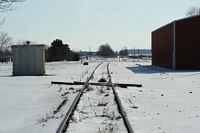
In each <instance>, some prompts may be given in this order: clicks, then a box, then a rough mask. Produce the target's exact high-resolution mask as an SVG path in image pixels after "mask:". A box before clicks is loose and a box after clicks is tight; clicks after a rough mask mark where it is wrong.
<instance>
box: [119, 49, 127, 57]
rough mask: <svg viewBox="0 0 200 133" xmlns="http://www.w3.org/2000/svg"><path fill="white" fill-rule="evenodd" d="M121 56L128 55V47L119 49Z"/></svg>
mask: <svg viewBox="0 0 200 133" xmlns="http://www.w3.org/2000/svg"><path fill="white" fill-rule="evenodd" d="M119 55H120V56H128V50H127V48H123V49H122V50H120V51H119Z"/></svg>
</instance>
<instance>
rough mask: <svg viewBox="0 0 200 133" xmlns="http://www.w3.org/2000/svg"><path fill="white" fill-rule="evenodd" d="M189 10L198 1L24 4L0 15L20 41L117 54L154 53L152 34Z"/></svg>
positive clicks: (38, 0) (48, 0)
mask: <svg viewBox="0 0 200 133" xmlns="http://www.w3.org/2000/svg"><path fill="white" fill-rule="evenodd" d="M191 6H200V0H26V1H25V2H23V3H18V4H16V5H15V7H17V10H14V11H10V12H7V13H0V17H1V18H3V16H5V18H6V21H5V24H4V25H2V26H0V30H1V31H4V32H7V33H8V34H9V35H10V36H12V37H13V39H14V40H15V41H16V42H17V41H18V40H30V41H32V42H36V43H39V44H47V45H50V43H51V42H52V41H53V40H55V39H61V40H63V42H64V43H68V44H69V46H70V48H71V49H73V50H77V51H79V50H88V49H89V47H90V49H91V50H93V51H96V50H97V49H98V47H99V45H100V44H104V43H109V44H110V45H111V47H112V48H113V49H114V50H120V49H122V48H123V47H127V48H129V49H131V48H134V46H135V48H151V31H153V30H155V29H157V28H159V27H161V26H162V25H165V24H167V23H169V22H171V21H173V20H175V19H180V18H183V17H185V12H186V11H187V9H188V8H189V7H191Z"/></svg>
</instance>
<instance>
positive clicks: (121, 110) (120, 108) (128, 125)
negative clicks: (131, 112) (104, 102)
mask: <svg viewBox="0 0 200 133" xmlns="http://www.w3.org/2000/svg"><path fill="white" fill-rule="evenodd" d="M109 65H110V63H108V65H107V73H108V78H109V84H110V86H111V88H112V90H113V94H114V96H115V100H116V102H117V107H118V109H119V113H120V114H121V115H122V118H123V120H124V124H125V126H126V129H127V131H128V133H134V131H133V128H132V126H131V124H130V122H129V120H128V118H127V115H126V112H125V111H124V108H123V106H122V102H121V100H120V98H119V95H118V93H117V91H116V90H115V86H114V84H113V83H112V78H111V75H110V70H109Z"/></svg>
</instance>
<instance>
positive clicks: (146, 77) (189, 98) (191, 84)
mask: <svg viewBox="0 0 200 133" xmlns="http://www.w3.org/2000/svg"><path fill="white" fill-rule="evenodd" d="M111 72H113V74H112V76H113V82H123V83H140V84H142V85H143V87H142V88H136V87H128V88H127V89H126V88H117V91H118V93H119V95H120V97H121V99H122V101H123V105H124V108H125V111H126V112H127V116H128V118H129V120H130V123H131V125H132V126H133V129H134V131H135V133H199V132H200V126H199V123H200V83H199V79H200V71H176V72H174V71H171V70H168V69H163V68H158V67H152V66H150V62H146V61H145V62H121V63H118V62H117V63H112V64H111Z"/></svg>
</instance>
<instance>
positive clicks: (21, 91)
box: [0, 62, 97, 133]
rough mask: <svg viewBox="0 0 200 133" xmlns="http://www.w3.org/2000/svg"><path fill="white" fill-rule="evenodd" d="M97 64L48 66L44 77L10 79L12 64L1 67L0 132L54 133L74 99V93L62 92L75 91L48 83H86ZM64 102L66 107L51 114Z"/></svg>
mask: <svg viewBox="0 0 200 133" xmlns="http://www.w3.org/2000/svg"><path fill="white" fill-rule="evenodd" d="M96 65H97V63H92V64H90V65H89V66H83V65H82V64H81V63H80V62H54V63H47V64H46V74H47V75H46V76H18V77H13V76H11V75H12V64H0V133H39V132H42V133H49V132H55V131H56V130H57V128H58V126H59V124H60V122H61V121H62V119H63V115H64V114H65V113H66V110H67V109H68V107H69V105H70V103H71V101H72V100H73V98H74V97H75V93H70V94H71V95H67V96H66V95H64V93H65V92H69V91H70V90H71V91H75V92H76V90H72V89H70V88H71V87H73V86H58V85H51V81H74V80H75V81H80V80H83V81H85V80H86V78H87V75H88V74H89V73H90V72H91V71H92V70H93V69H94V67H96ZM80 87H81V86H79V87H77V86H76V89H78V88H80ZM65 99H66V101H67V102H66V106H64V107H63V108H61V110H60V111H59V113H56V114H54V111H56V109H57V108H58V106H59V105H60V103H62V101H63V100H65Z"/></svg>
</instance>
